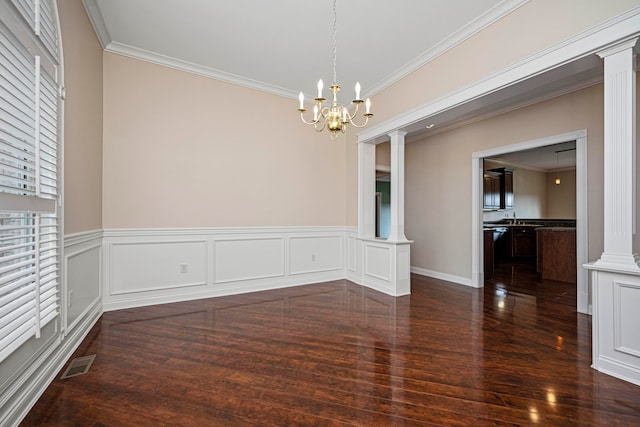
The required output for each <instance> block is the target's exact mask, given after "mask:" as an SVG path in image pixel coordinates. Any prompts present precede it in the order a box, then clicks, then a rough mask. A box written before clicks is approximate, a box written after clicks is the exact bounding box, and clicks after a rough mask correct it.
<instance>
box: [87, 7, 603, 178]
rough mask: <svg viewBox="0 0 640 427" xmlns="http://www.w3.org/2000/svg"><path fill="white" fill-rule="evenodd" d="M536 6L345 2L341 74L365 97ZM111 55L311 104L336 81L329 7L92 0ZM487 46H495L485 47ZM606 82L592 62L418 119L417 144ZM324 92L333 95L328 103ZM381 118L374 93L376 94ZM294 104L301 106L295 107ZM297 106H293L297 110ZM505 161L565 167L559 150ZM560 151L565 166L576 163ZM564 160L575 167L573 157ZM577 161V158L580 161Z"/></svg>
mask: <svg viewBox="0 0 640 427" xmlns="http://www.w3.org/2000/svg"><path fill="white" fill-rule="evenodd" d="M527 1H529V0H429V1H426V0H395V1H394V2H393V3H392V4H391V3H390V2H385V3H383V2H380V1H375V2H374V1H371V0H337V5H336V8H337V77H338V84H340V85H341V86H342V91H343V92H342V93H345V94H346V96H347V99H350V98H349V96H350V95H351V94H352V93H353V89H352V88H353V86H354V85H355V82H356V81H359V82H360V83H361V85H362V95H363V96H362V98H365V97H368V96H373V95H375V93H377V92H379V91H381V90H382V89H384V88H386V87H388V86H390V85H391V84H393V83H394V82H395V81H397V80H399V79H400V78H402V77H403V76H406V75H407V74H408V73H410V72H412V71H413V70H415V69H417V68H418V67H420V66H421V65H423V64H425V63H426V62H428V61H429V60H431V59H433V58H435V57H436V56H438V55H439V54H441V53H443V52H445V51H446V50H447V49H450V48H451V47H453V46H455V45H456V44H457V43H460V42H462V41H463V40H464V39H465V38H467V37H469V36H471V35H473V34H474V33H475V32H477V31H480V30H481V29H482V28H484V27H486V26H487V25H490V24H491V23H492V22H495V21H496V20H498V19H500V18H501V17H503V16H505V15H506V14H508V13H510V12H511V11H513V10H515V9H516V8H518V7H519V6H521V5H523V4H524V3H526V2H527ZM83 3H84V5H85V8H86V10H87V13H88V14H89V18H90V19H91V22H92V24H93V26H94V29H95V30H96V34H97V35H98V37H99V39H100V41H101V43H102V45H103V47H104V48H105V50H106V51H109V52H114V53H119V54H123V55H128V56H132V57H136V58H140V59H143V60H148V61H151V62H155V63H160V64H163V65H167V66H171V67H175V68H178V69H183V70H186V71H191V72H195V73H198V74H202V75H206V76H209V77H213V78H217V79H220V80H224V81H228V82H231V83H234V84H239V85H242V86H246V87H249V88H253V89H257V90H262V91H266V92H269V93H274V94H277V95H281V96H286V97H290V98H296V97H297V94H298V92H299V91H303V92H304V93H305V95H306V97H307V100H309V99H310V97H311V96H314V95H315V91H316V83H317V80H318V79H319V78H322V79H323V80H324V82H325V88H326V87H328V86H329V84H330V82H331V80H332V59H333V53H332V47H333V44H332V26H333V11H332V10H333V9H332V8H333V1H332V0H270V1H265V0H262V1H260V0H233V1H229V0H227V1H222V0H83ZM487 48H488V49H490V48H491V47H490V46H488V47H487ZM601 80H602V61H601V60H600V59H599V58H598V57H597V56H596V55H591V56H587V57H584V58H581V59H578V60H576V61H574V62H572V63H568V64H565V65H563V66H561V67H558V68H555V69H553V70H550V71H548V72H546V73H542V74H539V75H537V76H536V77H534V78H530V79H528V80H526V81H524V82H520V83H518V84H517V85H513V86H510V87H507V88H503V89H501V90H498V91H494V92H492V93H491V94H489V95H487V96H484V97H482V98H478V99H474V100H471V101H469V102H467V103H464V104H462V105H460V106H458V107H456V108H453V109H448V110H446V111H442V112H440V113H438V114H436V115H435V116H432V117H426V118H424V119H423V120H420V121H417V122H415V123H413V124H411V125H410V126H408V127H406V128H405V129H404V130H406V131H407V132H409V138H410V139H408V141H409V142H411V141H415V140H419V139H420V138H422V136H423V135H424V134H425V133H427V132H429V133H430V134H432V133H436V132H442V131H445V130H447V129H450V128H452V127H455V126H459V125H461V124H464V123H469V122H473V121H475V120H479V119H482V118H486V117H489V116H491V115H495V114H499V113H501V112H505V111H509V110H512V109H515V108H519V107H522V106H524V105H528V104H532V103H535V102H539V101H540V100H543V99H548V98H550V97H553V96H557V95H558V94H561V93H566V92H569V91H571V90H575V89H578V88H581V87H585V86H588V85H591V84H594V83H595V82H598V81H601ZM326 95H327V93H325V96H326ZM373 104H374V106H373V108H372V110H373V112H374V113H375V97H374V98H373ZM296 105H297V104H296ZM292 108H296V107H295V106H294V107H292ZM430 124H435V127H434V128H433V129H430V130H426V128H425V126H426V125H430ZM557 149H558V148H555V149H554V148H549V149H547V150H544V149H542V150H538V151H534V152H527V153H523V154H522V155H520V156H519V157H513V156H516V155H515V154H514V155H513V156H511V157H509V158H507V157H504V158H502V159H500V160H501V161H504V162H509V163H512V164H517V165H520V166H524V167H529V168H532V169H539V170H553V169H556V167H557V166H558V165H557V163H558V162H557V159H556V155H555V150H557ZM571 153H574V154H575V152H568V154H565V155H561V156H560V157H561V160H562V161H561V162H560V163H562V164H560V168H563V167H565V168H566V167H572V166H575V155H573V156H572V155H571ZM563 157H564V158H566V162H568V163H565V161H564V159H563ZM570 162H573V163H572V164H571V163H570Z"/></svg>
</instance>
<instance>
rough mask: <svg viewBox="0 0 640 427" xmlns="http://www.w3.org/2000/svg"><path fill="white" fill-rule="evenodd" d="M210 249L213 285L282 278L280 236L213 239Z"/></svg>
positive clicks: (282, 240)
mask: <svg viewBox="0 0 640 427" xmlns="http://www.w3.org/2000/svg"><path fill="white" fill-rule="evenodd" d="M214 247H215V250H214V254H215V256H214V266H215V267H214V271H215V280H214V283H225V282H238V281H242V280H252V279H264V278H268V277H281V276H284V271H285V269H284V238H283V237H258V236H256V237H253V238H251V237H240V238H236V239H224V240H218V239H216V240H215V242H214Z"/></svg>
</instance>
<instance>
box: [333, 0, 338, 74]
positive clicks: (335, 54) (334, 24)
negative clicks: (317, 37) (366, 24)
mask: <svg viewBox="0 0 640 427" xmlns="http://www.w3.org/2000/svg"><path fill="white" fill-rule="evenodd" d="M337 28H338V13H337V10H336V0H333V84H336V83H337V81H338V77H337V74H336V62H337V60H338V53H337V52H338V50H337V48H336V46H337V36H336V33H337Z"/></svg>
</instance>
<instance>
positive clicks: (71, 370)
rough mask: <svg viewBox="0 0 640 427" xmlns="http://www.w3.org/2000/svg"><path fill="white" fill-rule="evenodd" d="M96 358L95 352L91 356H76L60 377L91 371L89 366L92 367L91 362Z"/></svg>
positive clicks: (69, 376) (74, 375)
mask: <svg viewBox="0 0 640 427" xmlns="http://www.w3.org/2000/svg"><path fill="white" fill-rule="evenodd" d="M95 358H96V355H95V354H92V355H90V356H82V357H76V358H75V359H73V360H72V361H71V363H69V366H67V369H66V370H65V371H64V374H62V376H61V377H60V379H64V378H71V377H76V376H78V375H82V374H86V373H87V372H89V368H91V364H92V363H93V359H95Z"/></svg>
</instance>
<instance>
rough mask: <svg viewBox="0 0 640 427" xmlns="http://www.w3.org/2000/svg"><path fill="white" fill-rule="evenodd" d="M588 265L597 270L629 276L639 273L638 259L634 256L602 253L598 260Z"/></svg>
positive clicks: (639, 262) (639, 264)
mask: <svg viewBox="0 0 640 427" xmlns="http://www.w3.org/2000/svg"><path fill="white" fill-rule="evenodd" d="M590 265H591V266H592V268H594V269H598V270H606V271H620V272H628V273H631V274H633V273H638V272H640V258H638V255H636V254H610V253H603V254H602V255H601V256H600V259H598V260H597V261H596V262H594V263H592V264H590Z"/></svg>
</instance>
